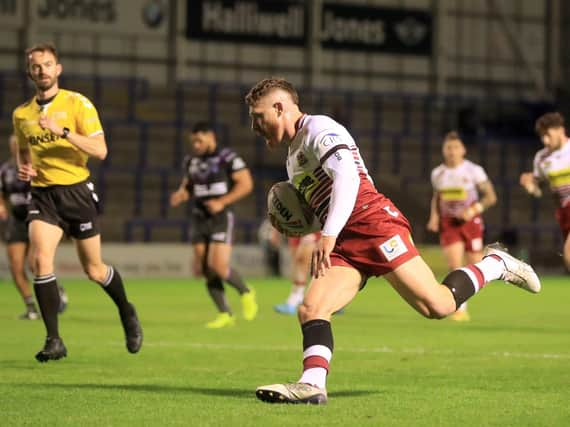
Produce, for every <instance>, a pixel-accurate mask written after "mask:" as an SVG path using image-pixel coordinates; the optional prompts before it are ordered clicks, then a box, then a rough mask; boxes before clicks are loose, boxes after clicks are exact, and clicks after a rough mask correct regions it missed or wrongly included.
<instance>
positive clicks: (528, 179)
mask: <svg viewBox="0 0 570 427" xmlns="http://www.w3.org/2000/svg"><path fill="white" fill-rule="evenodd" d="M519 183H520V185H521V186H522V187H523V188H524V189H525V190H526V192H527V193H529V194H532V195H533V196H536V197H540V196H541V195H542V191H541V190H540V188H539V186H538V185H536V180H535V179H534V175H533V174H532V172H525V173H523V174H521V176H520V178H519Z"/></svg>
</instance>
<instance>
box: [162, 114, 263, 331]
mask: <svg viewBox="0 0 570 427" xmlns="http://www.w3.org/2000/svg"><path fill="white" fill-rule="evenodd" d="M190 144H191V147H192V151H193V153H194V156H186V157H185V158H184V162H183V168H184V176H183V178H182V182H181V183H180V186H179V187H178V189H177V190H176V191H175V192H174V193H172V195H171V196H170V205H171V206H172V207H175V206H178V205H180V204H182V203H184V202H186V201H188V200H189V199H190V198H193V199H194V208H193V211H192V231H191V239H192V247H193V250H194V260H193V268H194V274H195V275H196V276H201V275H203V276H204V277H205V278H206V284H207V287H208V292H209V294H210V296H211V298H212V300H213V301H214V304H215V305H216V307H217V309H218V311H219V314H218V316H217V317H216V318H215V319H214V320H213V321H211V322H208V323H207V324H206V327H207V328H224V327H227V326H233V325H234V324H235V317H234V316H233V314H232V311H231V308H230V306H229V304H228V301H227V299H226V295H225V292H224V286H223V282H224V281H225V282H227V283H228V284H230V285H231V286H233V287H234V288H236V289H237V291H238V292H239V293H240V295H241V302H242V309H243V317H244V319H246V320H253V319H254V318H255V316H256V315H257V309H258V306H257V302H256V300H255V292H254V291H253V289H250V288H249V287H248V286H247V285H246V284H245V283H244V281H243V280H242V278H241V276H240V275H239V273H238V272H237V271H236V270H235V269H234V268H232V267H230V258H231V251H232V235H233V228H234V214H233V212H232V210H231V205H232V204H234V203H235V202H236V201H238V200H240V199H241V198H243V197H245V196H247V195H248V194H249V193H251V190H252V189H253V180H252V178H251V174H250V172H249V169H248V168H247V165H246V164H245V162H244V161H243V159H242V158H241V157H240V156H238V155H237V154H236V153H235V152H234V151H233V150H231V149H229V148H221V147H218V144H217V141H216V134H215V131H214V128H213V127H212V126H211V125H210V124H209V123H206V122H200V123H197V124H196V125H195V126H194V128H193V129H192V132H191V133H190Z"/></svg>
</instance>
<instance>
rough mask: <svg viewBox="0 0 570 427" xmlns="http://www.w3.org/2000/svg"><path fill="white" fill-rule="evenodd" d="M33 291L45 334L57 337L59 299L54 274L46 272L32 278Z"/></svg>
mask: <svg viewBox="0 0 570 427" xmlns="http://www.w3.org/2000/svg"><path fill="white" fill-rule="evenodd" d="M34 291H35V293H36V299H37V301H38V305H39V306H40V311H41V313H42V319H43V321H44V325H45V327H46V331H47V336H48V337H52V338H57V337H59V329H58V324H57V310H58V309H59V303H60V301H59V291H58V288H57V279H56V278H55V275H54V274H48V275H45V276H38V277H36V278H35V279H34Z"/></svg>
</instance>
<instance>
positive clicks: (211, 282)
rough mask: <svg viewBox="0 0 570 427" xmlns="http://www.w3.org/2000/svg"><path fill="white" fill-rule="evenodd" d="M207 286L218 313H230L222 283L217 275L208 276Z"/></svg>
mask: <svg viewBox="0 0 570 427" xmlns="http://www.w3.org/2000/svg"><path fill="white" fill-rule="evenodd" d="M206 286H207V288H208V293H209V294H210V297H211V298H212V301H214V304H216V308H217V309H218V311H219V312H220V313H230V314H231V313H232V310H231V309H230V305H229V304H228V300H227V299H226V293H225V291H224V284H223V283H222V279H220V277H219V276H215V277H210V278H208V281H207V282H206Z"/></svg>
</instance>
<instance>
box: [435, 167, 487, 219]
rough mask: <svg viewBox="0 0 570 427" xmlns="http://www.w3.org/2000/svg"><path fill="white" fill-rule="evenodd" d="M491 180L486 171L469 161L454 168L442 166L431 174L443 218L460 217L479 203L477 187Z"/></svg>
mask: <svg viewBox="0 0 570 427" xmlns="http://www.w3.org/2000/svg"><path fill="white" fill-rule="evenodd" d="M488 179H489V178H488V177H487V174H486V173H485V170H484V169H483V168H482V167H481V166H479V165H477V164H475V163H473V162H471V161H469V160H463V162H462V163H461V164H460V165H459V166H456V167H454V168H451V167H448V166H446V165H445V164H443V163H442V164H441V165H439V166H438V167H436V168H435V169H434V170H432V172H431V185H432V187H433V190H434V191H435V192H436V193H437V195H438V209H439V214H440V215H441V216H442V217H454V218H455V217H458V216H460V215H461V213H462V212H463V211H464V210H465V209H467V208H468V207H469V206H471V205H472V204H473V203H475V202H477V201H479V194H478V192H477V185H478V184H481V183H483V182H485V181H487V180H488Z"/></svg>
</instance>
